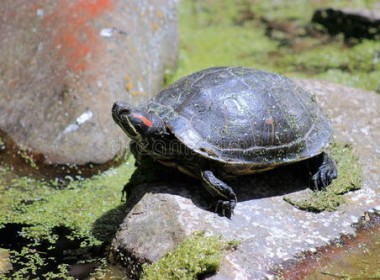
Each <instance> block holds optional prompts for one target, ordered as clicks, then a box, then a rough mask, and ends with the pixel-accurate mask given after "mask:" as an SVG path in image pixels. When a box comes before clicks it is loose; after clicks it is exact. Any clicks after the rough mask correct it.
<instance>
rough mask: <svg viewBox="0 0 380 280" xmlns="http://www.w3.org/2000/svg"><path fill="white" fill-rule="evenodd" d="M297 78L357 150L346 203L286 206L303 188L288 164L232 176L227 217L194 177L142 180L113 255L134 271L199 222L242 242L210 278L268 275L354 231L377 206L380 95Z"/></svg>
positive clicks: (341, 138)
mask: <svg viewBox="0 0 380 280" xmlns="http://www.w3.org/2000/svg"><path fill="white" fill-rule="evenodd" d="M297 82H298V83H299V84H300V85H301V86H302V87H304V88H306V89H307V90H309V91H311V92H312V93H313V94H315V95H316V98H317V100H318V102H319V103H320V104H321V105H322V107H323V108H324V110H325V111H326V113H327V114H328V115H329V116H330V117H331V119H332V122H333V126H334V129H335V134H334V138H335V140H337V141H339V142H343V143H350V144H351V145H352V146H353V151H354V153H355V155H356V156H358V158H359V162H360V164H361V166H362V170H363V180H362V189H360V190H358V191H355V192H350V193H347V194H346V195H345V198H346V201H347V204H345V205H342V206H340V207H339V208H338V210H337V211H335V212H321V213H311V212H305V211H301V210H298V209H296V208H295V207H293V206H291V205H290V204H288V203H287V202H285V201H284V200H283V197H284V195H285V194H289V193H292V192H296V193H298V192H305V189H306V188H307V186H306V185H305V182H303V181H302V180H300V179H299V178H298V177H299V176H297V175H296V174H294V173H291V172H289V171H290V169H283V170H273V171H271V172H267V173H263V174H259V175H256V176H249V177H242V178H239V179H238V182H237V184H236V186H234V188H235V190H236V193H237V197H238V201H239V202H238V203H237V206H236V208H235V214H234V215H233V216H232V218H231V219H227V218H225V217H220V216H218V215H217V214H215V213H212V212H210V211H208V210H207V209H206V208H207V205H206V202H205V200H204V198H205V197H206V196H207V194H206V192H205V191H204V190H203V188H202V187H201V186H200V183H199V182H196V181H194V182H186V181H185V180H186V179H184V181H182V182H177V183H176V182H162V183H155V184H144V185H141V186H139V187H138V188H136V189H135V190H134V191H132V193H131V195H130V199H129V200H128V202H127V203H128V211H127V216H126V218H125V220H124V222H123V223H122V224H121V226H120V229H119V231H118V232H117V234H116V237H115V239H114V241H113V244H112V247H111V256H112V260H113V261H118V262H120V263H122V264H123V265H124V266H125V267H127V271H128V273H129V274H130V275H129V276H132V277H136V275H138V272H139V269H140V264H141V263H144V262H155V261H157V260H159V258H160V257H162V256H163V255H164V254H165V253H166V252H167V251H168V250H170V249H172V248H174V247H175V246H176V245H178V244H179V242H180V241H181V240H183V239H184V238H186V237H187V236H189V235H190V234H191V233H192V232H194V231H199V230H202V231H206V232H208V233H211V234H214V235H221V236H223V237H224V238H225V239H227V240H238V241H240V242H241V243H240V245H239V246H238V249H237V250H236V251H233V252H230V253H228V254H227V255H226V256H225V258H224V259H223V261H222V265H221V268H220V270H219V272H218V273H217V274H216V275H214V276H212V277H211V278H212V279H239V280H243V279H261V278H265V277H270V275H271V273H270V271H271V269H272V268H273V266H274V265H279V264H281V263H283V262H284V261H289V260H291V259H293V258H294V257H295V256H296V254H298V253H301V252H303V251H305V250H315V248H316V247H319V246H322V245H326V244H327V243H328V242H329V240H332V239H335V238H337V237H339V236H340V234H343V233H344V234H349V233H353V231H354V229H353V228H352V227H351V225H352V224H353V223H355V222H357V221H358V220H359V218H360V217H361V216H362V215H363V213H364V212H365V211H367V210H369V209H373V208H376V209H378V210H379V211H380V189H379V187H378V186H379V185H380V173H379V172H378V170H380V153H379V139H380V95H378V94H376V93H374V92H366V91H363V90H359V89H354V88H349V87H345V86H341V85H337V84H331V83H327V82H321V81H317V80H301V81H297ZM289 168H290V167H289Z"/></svg>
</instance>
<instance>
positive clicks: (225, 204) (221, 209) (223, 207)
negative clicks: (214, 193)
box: [210, 200, 236, 219]
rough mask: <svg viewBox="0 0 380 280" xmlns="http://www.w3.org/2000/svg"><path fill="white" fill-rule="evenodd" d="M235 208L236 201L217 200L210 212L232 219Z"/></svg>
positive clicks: (211, 206)
mask: <svg viewBox="0 0 380 280" xmlns="http://www.w3.org/2000/svg"><path fill="white" fill-rule="evenodd" d="M235 206H236V201H228V200H215V201H214V202H213V203H212V204H211V205H210V210H211V211H213V212H215V213H218V214H219V215H221V216H222V217H227V218H229V219H231V216H232V215H233V214H234V208H235Z"/></svg>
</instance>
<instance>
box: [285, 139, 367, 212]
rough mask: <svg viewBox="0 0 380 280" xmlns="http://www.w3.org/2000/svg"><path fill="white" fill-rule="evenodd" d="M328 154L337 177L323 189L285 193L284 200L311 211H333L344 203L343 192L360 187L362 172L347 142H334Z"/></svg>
mask: <svg viewBox="0 0 380 280" xmlns="http://www.w3.org/2000/svg"><path fill="white" fill-rule="evenodd" d="M329 152H330V154H331V156H332V158H333V159H334V160H335V162H336V164H337V168H338V178H337V179H336V180H334V181H333V182H332V183H331V185H329V186H328V187H327V188H326V189H325V190H319V191H310V190H309V191H306V192H302V193H297V194H293V195H287V196H285V197H284V200H285V201H287V202H289V203H290V204H292V205H294V206H295V207H297V208H299V209H302V210H307V211H311V212H322V211H335V210H336V209H337V208H338V207H339V206H340V205H341V204H342V203H344V197H343V194H345V193H347V192H349V191H353V190H357V189H360V187H361V180H362V173H361V168H360V164H359V162H358V159H357V157H356V156H355V155H354V153H353V151H352V148H351V146H350V145H347V144H340V143H334V144H333V145H332V146H331V147H330V151H329Z"/></svg>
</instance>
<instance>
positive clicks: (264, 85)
mask: <svg viewBox="0 0 380 280" xmlns="http://www.w3.org/2000/svg"><path fill="white" fill-rule="evenodd" d="M112 116H113V119H114V121H115V122H116V124H118V125H119V126H120V127H121V128H122V130H123V131H124V132H125V133H126V134H127V135H128V136H129V138H130V139H131V142H130V148H131V151H132V153H133V154H134V156H135V158H136V165H137V166H139V165H140V164H143V162H144V160H151V161H152V160H153V161H154V162H158V163H160V164H163V165H165V166H170V167H174V168H176V169H178V170H179V171H181V172H183V173H185V174H187V175H189V176H192V177H195V178H197V179H199V180H200V181H201V183H202V185H203V186H204V188H205V189H206V190H207V191H208V192H209V193H210V194H211V196H212V197H213V199H212V203H211V206H212V209H213V210H214V211H215V212H217V213H219V214H220V215H223V216H227V217H231V215H232V214H233V210H234V208H235V206H236V203H237V197H236V194H235V192H234V190H233V189H232V187H231V186H230V185H229V184H228V183H227V182H226V180H227V181H228V178H231V177H236V176H242V175H248V174H254V173H259V172H264V171H267V170H271V169H274V168H276V167H279V166H284V165H288V164H293V163H297V162H301V161H305V162H311V163H312V165H311V166H315V168H314V169H313V170H312V171H311V172H309V173H310V174H309V175H310V179H311V182H312V186H313V187H314V188H316V189H322V188H326V187H327V186H328V185H329V184H330V183H331V182H332V181H333V180H334V179H335V178H337V173H338V172H337V168H336V165H335V163H334V160H333V159H332V158H331V157H330V156H329V155H328V153H327V152H326V147H327V146H328V145H329V143H330V138H331V134H332V126H331V121H330V120H329V119H328V118H327V117H326V115H325V114H324V113H323V112H322V109H321V108H320V107H319V105H318V104H317V103H316V99H315V97H314V96H313V95H311V94H310V93H309V92H307V91H306V90H304V89H302V88H301V87H300V86H298V85H297V84H296V83H294V82H293V81H291V80H290V79H289V78H286V77H285V76H282V75H279V74H275V73H271V72H267V71H262V70H258V69H253V68H246V67H238V66H236V67H232V66H224V67H212V68H208V69H204V70H200V71H198V72H195V73H193V74H190V75H188V76H186V77H183V78H181V79H179V80H178V81H176V82H174V83H173V84H171V85H170V86H168V87H167V88H165V89H163V90H162V91H161V92H160V93H159V94H158V95H156V96H155V97H153V98H152V99H151V100H150V101H148V102H147V103H145V104H143V105H140V106H137V107H135V108H132V107H131V106H129V105H128V104H127V103H125V102H115V103H114V105H113V107H112Z"/></svg>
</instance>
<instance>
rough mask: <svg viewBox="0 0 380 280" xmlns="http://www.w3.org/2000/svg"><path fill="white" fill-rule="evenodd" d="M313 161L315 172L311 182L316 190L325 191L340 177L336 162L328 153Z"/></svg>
mask: <svg viewBox="0 0 380 280" xmlns="http://www.w3.org/2000/svg"><path fill="white" fill-rule="evenodd" d="M312 160H313V165H314V168H313V171H312V176H311V180H312V181H313V183H314V188H315V189H316V190H320V189H324V188H326V187H327V186H328V185H330V184H331V182H332V181H333V180H334V179H336V178H337V177H338V170H337V168H336V166H335V163H334V161H333V160H332V159H331V158H330V157H329V155H328V154H326V153H321V154H320V155H318V156H316V157H315V158H313V159H312Z"/></svg>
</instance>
